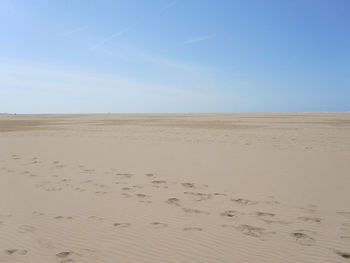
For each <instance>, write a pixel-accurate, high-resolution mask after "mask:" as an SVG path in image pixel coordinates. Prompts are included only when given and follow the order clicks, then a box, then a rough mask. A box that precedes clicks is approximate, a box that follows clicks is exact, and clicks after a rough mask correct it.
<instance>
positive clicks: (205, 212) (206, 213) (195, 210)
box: [182, 208, 210, 215]
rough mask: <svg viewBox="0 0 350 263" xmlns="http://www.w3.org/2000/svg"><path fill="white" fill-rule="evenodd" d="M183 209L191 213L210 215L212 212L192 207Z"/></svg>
mask: <svg viewBox="0 0 350 263" xmlns="http://www.w3.org/2000/svg"><path fill="white" fill-rule="evenodd" d="M182 210H183V211H184V212H186V213H191V214H203V215H209V214H210V213H209V212H207V211H202V210H198V209H192V208H182Z"/></svg>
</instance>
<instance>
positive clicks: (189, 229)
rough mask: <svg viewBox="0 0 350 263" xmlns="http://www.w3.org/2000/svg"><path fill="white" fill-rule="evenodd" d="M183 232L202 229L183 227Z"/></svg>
mask: <svg viewBox="0 0 350 263" xmlns="http://www.w3.org/2000/svg"><path fill="white" fill-rule="evenodd" d="M183 230H184V231H202V230H203V229H202V228H200V227H184V228H183Z"/></svg>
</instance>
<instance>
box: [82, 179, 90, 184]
mask: <svg viewBox="0 0 350 263" xmlns="http://www.w3.org/2000/svg"><path fill="white" fill-rule="evenodd" d="M80 183H81V184H88V183H92V180H85V181H82V182H80Z"/></svg>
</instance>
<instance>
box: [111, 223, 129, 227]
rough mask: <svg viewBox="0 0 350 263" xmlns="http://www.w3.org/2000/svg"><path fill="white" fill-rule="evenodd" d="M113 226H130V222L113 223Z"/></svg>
mask: <svg viewBox="0 0 350 263" xmlns="http://www.w3.org/2000/svg"><path fill="white" fill-rule="evenodd" d="M113 226H115V227H118V228H126V227H129V226H131V224H130V223H114V224H113Z"/></svg>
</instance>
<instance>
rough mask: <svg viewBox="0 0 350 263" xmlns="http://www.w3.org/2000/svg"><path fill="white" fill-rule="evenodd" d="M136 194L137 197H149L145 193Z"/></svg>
mask: <svg viewBox="0 0 350 263" xmlns="http://www.w3.org/2000/svg"><path fill="white" fill-rule="evenodd" d="M136 196H137V197H139V198H146V197H149V196H148V195H145V194H136Z"/></svg>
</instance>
